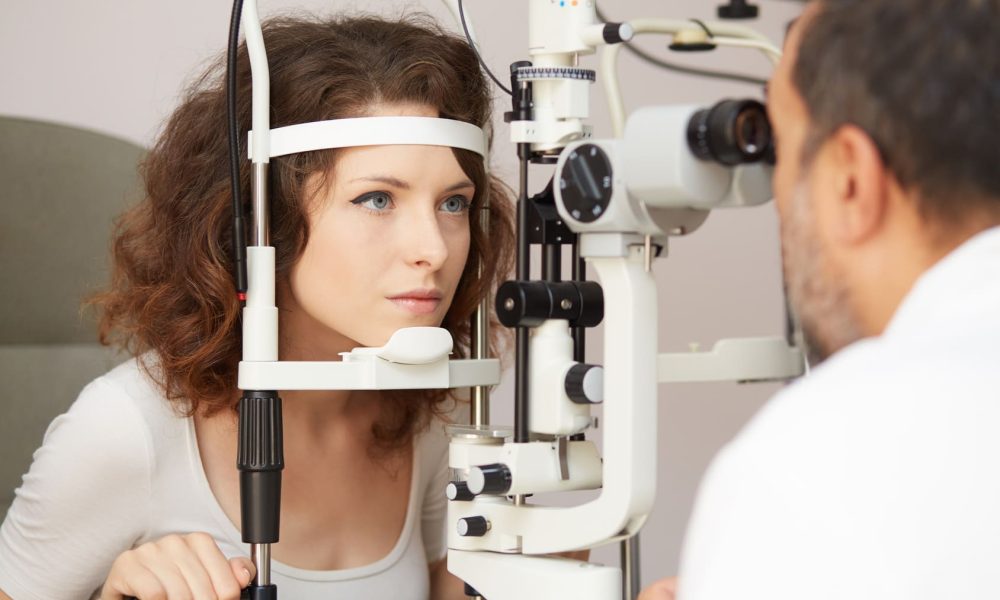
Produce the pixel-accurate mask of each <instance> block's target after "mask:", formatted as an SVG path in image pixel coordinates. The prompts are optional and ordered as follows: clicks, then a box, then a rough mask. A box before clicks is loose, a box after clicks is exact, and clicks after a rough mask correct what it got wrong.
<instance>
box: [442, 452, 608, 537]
mask: <svg viewBox="0 0 1000 600" xmlns="http://www.w3.org/2000/svg"><path fill="white" fill-rule="evenodd" d="M563 460H565V471H564V469H563V464H561V463H562V461H563ZM495 463H501V464H504V465H507V468H508V469H510V473H511V488H510V490H509V494H511V495H514V494H544V493H546V492H568V491H573V490H592V489H596V488H599V487H601V455H600V454H598V453H597V446H595V445H594V443H593V442H589V441H580V442H568V443H567V444H566V455H565V457H564V459H563V458H560V456H559V445H558V443H557V442H527V443H523V444H477V443H472V444H467V443H460V442H456V443H453V444H452V445H451V447H450V448H449V451H448V466H450V467H451V468H452V469H456V470H458V471H459V472H465V471H467V470H468V469H469V468H471V467H477V466H482V465H491V464H495ZM564 472H565V474H566V475H568V477H567V478H565V479H564V478H563V473H564ZM477 502H478V501H477ZM455 510H456V511H458V512H456V513H455V514H454V515H453V518H452V519H451V521H452V522H456V521H457V520H458V519H459V518H461V517H463V516H472V515H474V514H475V513H476V508H475V507H474V506H473V503H468V502H465V503H457V504H455ZM487 535H490V534H487ZM456 544H458V545H461V542H460V541H456Z"/></svg>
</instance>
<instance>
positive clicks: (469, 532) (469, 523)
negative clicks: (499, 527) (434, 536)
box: [458, 517, 490, 537]
mask: <svg viewBox="0 0 1000 600" xmlns="http://www.w3.org/2000/svg"><path fill="white" fill-rule="evenodd" d="M489 530H490V522H489V521H487V520H486V517H465V518H464V519H459V520H458V535H460V536H462V537H483V536H484V535H486V532H487V531H489Z"/></svg>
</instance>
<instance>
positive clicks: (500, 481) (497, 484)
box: [466, 463, 511, 496]
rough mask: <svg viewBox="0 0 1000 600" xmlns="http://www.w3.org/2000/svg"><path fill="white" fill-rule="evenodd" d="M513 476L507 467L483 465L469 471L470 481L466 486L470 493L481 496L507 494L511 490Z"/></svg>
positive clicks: (497, 464) (498, 464) (502, 465)
mask: <svg viewBox="0 0 1000 600" xmlns="http://www.w3.org/2000/svg"><path fill="white" fill-rule="evenodd" d="M510 482H511V475H510V469H508V468H507V465H505V464H501V463H496V464H492V465H482V466H479V467H472V468H471V469H469V479H468V481H466V484H467V485H468V486H469V491H470V492H472V493H473V494H475V495H477V496H478V495H479V494H493V495H500V494H506V493H507V492H508V491H509V490H510Z"/></svg>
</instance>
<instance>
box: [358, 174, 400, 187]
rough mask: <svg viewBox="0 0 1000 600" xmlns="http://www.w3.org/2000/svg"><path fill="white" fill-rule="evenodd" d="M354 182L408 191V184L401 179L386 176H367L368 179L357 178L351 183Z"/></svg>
mask: <svg viewBox="0 0 1000 600" xmlns="http://www.w3.org/2000/svg"><path fill="white" fill-rule="evenodd" d="M355 181H374V182H377V183H384V184H386V185H391V186H393V187H397V188H400V189H403V190H408V189H410V184H408V183H406V182H405V181H403V180H402V179H396V178H395V177H389V176H388V175H369V176H368V177H358V178H357V179H352V180H351V183H354V182H355Z"/></svg>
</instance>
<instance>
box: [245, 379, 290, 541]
mask: <svg viewBox="0 0 1000 600" xmlns="http://www.w3.org/2000/svg"><path fill="white" fill-rule="evenodd" d="M282 429H283V426H282V419H281V398H280V397H279V396H278V392H276V391H273V390H267V391H256V390H248V391H245V392H243V397H242V398H241V399H240V404H239V446H238V453H237V457H236V466H237V468H238V469H239V470H240V524H241V526H242V527H241V532H242V535H243V541H244V542H246V543H248V544H274V543H277V541H278V531H279V529H280V516H281V471H282V469H284V467H285V457H284V444H283V440H282V435H283V434H282Z"/></svg>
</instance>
